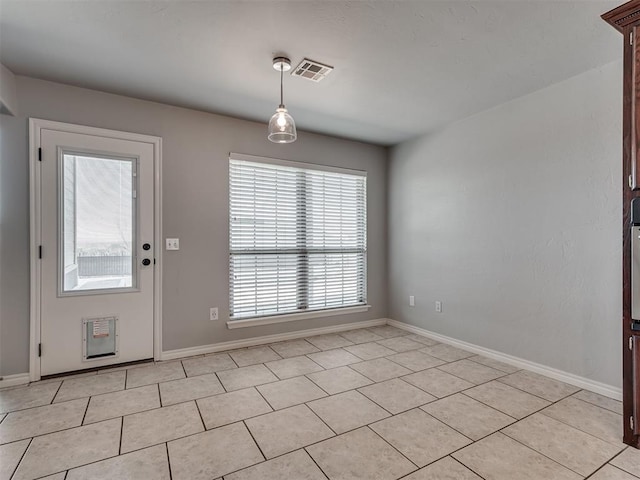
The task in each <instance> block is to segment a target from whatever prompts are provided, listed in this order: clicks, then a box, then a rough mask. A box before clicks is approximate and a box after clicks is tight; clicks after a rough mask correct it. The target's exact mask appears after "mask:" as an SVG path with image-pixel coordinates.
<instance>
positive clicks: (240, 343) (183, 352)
mask: <svg viewBox="0 0 640 480" xmlns="http://www.w3.org/2000/svg"><path fill="white" fill-rule="evenodd" d="M389 321H390V320H389V319H388V318H377V319H374V320H365V321H363V322H353V323H343V324H341V325H333V326H330V327H319V328H310V329H307V330H298V331H295V332H288V333H277V334H274V335H264V336H262V337H253V338H245V339H242V340H232V341H230V342H221V343H214V344H211V345H201V346H199V347H189V348H180V349H178V350H168V351H166V352H162V353H161V354H160V359H161V360H176V359H178V358H184V357H193V356H196V355H205V354H207V353H215V352H221V351H223V350H233V349H235V348H244V347H253V346H255V345H264V344H265V343H275V342H283V341H285V340H293V339H296V338H304V337H312V336H315V335H324V334H326V333H337V332H344V331H346V330H353V329H355V328H367V327H377V326H379V325H385V324H386V323H387V322H389Z"/></svg>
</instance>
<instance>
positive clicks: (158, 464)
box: [66, 445, 170, 480]
mask: <svg viewBox="0 0 640 480" xmlns="http://www.w3.org/2000/svg"><path fill="white" fill-rule="evenodd" d="M104 479H118V480H142V479H148V480H169V479H170V475H169V461H168V458H167V447H166V446H165V445H156V446H155V447H150V448H145V449H143V450H138V451H136V452H132V453H127V454H126V455H120V456H118V457H114V458H109V459H107V460H103V461H101V462H97V463H92V464H91V465H85V466H83V467H78V468H74V469H73V470H69V473H68V474H67V478H66V480H104Z"/></svg>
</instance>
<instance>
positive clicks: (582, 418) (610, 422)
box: [542, 398, 622, 445]
mask: <svg viewBox="0 0 640 480" xmlns="http://www.w3.org/2000/svg"><path fill="white" fill-rule="evenodd" d="M542 413H544V414H545V415H547V416H548V417H551V418H555V419H556V420H560V421H561V422H564V423H566V424H567V425H571V426H572V427H574V428H577V429H578V430H582V431H583V432H586V433H590V434H591V435H593V436H595V437H598V438H600V439H601V440H605V441H607V442H611V443H613V444H615V445H618V444H619V443H620V442H622V415H618V414H617V413H614V412H612V411H610V410H606V409H604V408H600V407H597V406H596V405H592V404H591V403H587V402H583V401H582V400H578V399H577V398H565V399H564V400H561V401H560V402H558V403H555V404H553V405H551V406H550V407H548V408H545V409H544V410H542Z"/></svg>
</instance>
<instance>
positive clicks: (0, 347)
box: [0, 77, 387, 375]
mask: <svg viewBox="0 0 640 480" xmlns="http://www.w3.org/2000/svg"><path fill="white" fill-rule="evenodd" d="M16 80H17V90H18V99H19V102H20V112H19V113H20V115H19V116H18V117H9V116H7V115H0V122H1V123H0V126H1V133H0V135H1V136H0V153H1V155H2V162H1V164H0V212H1V219H2V231H1V237H0V337H1V340H0V342H1V344H0V352H1V353H0V355H1V358H0V365H1V367H0V368H1V370H0V373H1V374H3V375H9V374H15V373H23V372H27V371H28V347H29V273H28V271H29V254H28V246H29V192H28V190H29V184H28V148H27V147H28V143H27V141H28V120H27V119H28V118H29V117H36V118H43V119H48V120H56V121H61V122H68V123H77V124H83V125H90V126H94V127H102V128H108V129H115V130H124V131H130V132H136V133H144V134H150V135H157V136H160V137H162V138H163V196H164V202H163V208H164V212H163V223H164V225H163V229H164V231H163V237H179V238H180V251H177V252H165V254H164V270H163V273H164V285H163V302H164V306H163V317H164V323H163V347H164V350H165V351H166V350H173V349H179V348H186V347H193V346H198V345H207V344H212V343H217V342H223V341H228V340H235V339H239V338H247V337H253V336H261V335H267V334H273V333H280V332H285V331H293V330H299V329H307V328H315V327H320V326H327V325H336V324H340V323H347V322H356V321H361V320H367V319H374V318H381V317H386V315H387V300H386V299H387V271H386V251H387V246H386V218H387V215H386V204H387V199H386V160H387V151H386V149H384V148H382V147H377V146H372V145H367V144H364V143H358V142H353V141H347V140H342V139H337V138H332V137H327V136H322V135H316V134H310V133H305V132H299V136H298V141H297V142H296V143H294V144H292V145H275V144H272V143H270V142H269V141H268V140H267V138H266V120H267V119H265V123H264V124H260V123H255V122H248V121H244V120H238V119H234V118H229V117H224V116H219V115H213V114H208V113H203V112H198V111H194V110H188V109H184V108H177V107H172V106H167V105H162V104H158V103H152V102H147V101H141V100H136V99H132V98H127V97H122V96H117V95H111V94H105V93H101V92H97V91H92V90H86V89H81V88H76V87H70V86H66V85H60V84H56V83H51V82H45V81H41V80H36V79H32V78H27V77H16ZM176 88H178V86H176ZM275 106H276V104H275V103H274V108H275ZM293 113H294V114H295V108H294V109H293ZM231 151H232V152H237V153H245V154H252V155H261V156H267V157H278V158H283V159H287V160H297V161H303V162H310V163H321V164H327V165H336V166H344V167H347V168H354V169H360V170H366V171H367V174H368V177H367V182H368V214H369V224H368V239H369V242H368V246H369V255H368V258H369V264H368V282H369V283H368V292H369V300H370V301H369V303H370V304H371V305H372V306H373V307H372V308H371V309H370V310H369V311H368V312H367V313H361V314H353V315H343V316H337V317H325V318H320V319H314V320H305V321H298V322H292V323H285V324H277V325H269V326H264V327H254V328H245V329H236V330H228V329H227V328H226V325H225V319H226V318H228V305H229V302H228V290H229V287H228V263H229V262H228V214H227V211H228V154H229V152H231ZM211 306H218V307H219V308H220V318H221V320H220V321H218V322H210V321H209V319H208V318H209V307H211Z"/></svg>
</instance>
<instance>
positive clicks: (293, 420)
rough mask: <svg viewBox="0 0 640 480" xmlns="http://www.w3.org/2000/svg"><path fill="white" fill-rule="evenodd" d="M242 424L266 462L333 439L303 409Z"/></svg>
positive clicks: (314, 416) (299, 408) (305, 407)
mask: <svg viewBox="0 0 640 480" xmlns="http://www.w3.org/2000/svg"><path fill="white" fill-rule="evenodd" d="M245 423H246V424H247V427H248V428H249V430H250V431H251V434H252V435H253V438H255V440H256V442H258V445H259V446H260V449H261V450H262V452H263V453H264V455H265V456H266V457H267V458H273V457H277V456H279V455H282V454H284V453H288V452H292V451H293V450H297V449H299V448H302V447H305V446H307V445H311V444H312V443H316V442H319V441H321V440H324V439H327V438H329V437H332V436H333V435H334V433H333V432H332V431H331V430H330V429H329V427H327V426H326V425H325V424H324V423H322V421H321V420H320V419H319V418H318V417H317V416H316V415H315V414H314V413H313V412H312V411H311V410H309V408H308V407H307V406H306V405H298V406H296V407H289V408H286V409H284V410H278V411H277V412H273V413H268V414H266V415H262V416H260V417H255V418H251V419H249V420H246V421H245Z"/></svg>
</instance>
